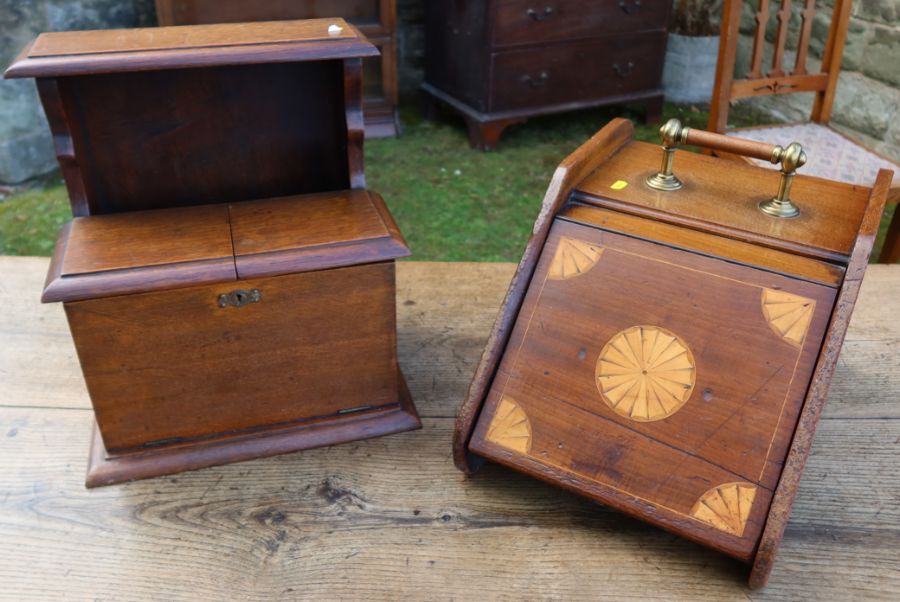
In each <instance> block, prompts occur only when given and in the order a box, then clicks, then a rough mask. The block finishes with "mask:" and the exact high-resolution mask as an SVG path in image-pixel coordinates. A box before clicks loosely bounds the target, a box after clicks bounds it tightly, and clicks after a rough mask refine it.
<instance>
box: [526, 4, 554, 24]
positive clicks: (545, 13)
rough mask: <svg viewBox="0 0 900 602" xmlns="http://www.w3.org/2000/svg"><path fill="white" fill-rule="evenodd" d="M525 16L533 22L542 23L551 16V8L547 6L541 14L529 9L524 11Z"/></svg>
mask: <svg viewBox="0 0 900 602" xmlns="http://www.w3.org/2000/svg"><path fill="white" fill-rule="evenodd" d="M526 14H527V15H528V16H529V17H531V18H532V19H534V20H535V21H543V20H544V19H546V18H547V17H552V16H553V7H552V6H547V7H545V8H544V10H543V12H538V11H536V10H534V9H533V8H529V9H528V11H526Z"/></svg>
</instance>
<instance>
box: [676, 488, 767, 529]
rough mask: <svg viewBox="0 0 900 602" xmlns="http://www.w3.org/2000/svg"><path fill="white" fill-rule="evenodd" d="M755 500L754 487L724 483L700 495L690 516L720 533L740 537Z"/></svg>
mask: <svg viewBox="0 0 900 602" xmlns="http://www.w3.org/2000/svg"><path fill="white" fill-rule="evenodd" d="M755 498H756V486H755V485H752V484H750V483H726V484H724V485H719V486H718V487H713V488H712V489H710V490H709V491H707V492H706V493H704V494H703V495H701V496H700V499H698V500H697V503H695V504H694V507H693V508H692V509H691V516H693V517H694V518H696V519H697V520H699V521H703V522H704V523H707V524H709V525H712V526H713V527H715V528H716V529H719V530H720V531H725V532H726V533H731V534H732V535H737V536H738V537H741V536H743V534H744V527H746V526H747V519H748V518H749V517H750V509H751V508H752V507H753V500H754V499H755Z"/></svg>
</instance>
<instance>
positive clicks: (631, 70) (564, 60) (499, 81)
mask: <svg viewBox="0 0 900 602" xmlns="http://www.w3.org/2000/svg"><path fill="white" fill-rule="evenodd" d="M664 51H665V35H664V34H662V33H648V34H640V35H633V36H618V37H613V38H601V39H599V40H590V41H582V42H573V43H571V44H559V45H554V46H550V47H547V48H527V49H521V50H508V51H504V52H500V53H496V54H494V56H493V71H492V77H491V111H504V110H510V109H518V108H526V107H537V106H544V105H555V104H560V103H568V102H579V101H582V102H584V101H590V100H593V99H599V98H605V97H611V96H619V95H624V94H629V93H635V92H640V91H644V90H652V89H655V88H657V87H658V86H659V81H660V77H661V76H662V65H663V53H664Z"/></svg>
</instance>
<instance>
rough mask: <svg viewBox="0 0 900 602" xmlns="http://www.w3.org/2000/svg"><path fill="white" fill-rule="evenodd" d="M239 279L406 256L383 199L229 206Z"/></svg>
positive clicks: (345, 194) (342, 195) (342, 194)
mask: <svg viewBox="0 0 900 602" xmlns="http://www.w3.org/2000/svg"><path fill="white" fill-rule="evenodd" d="M230 212H231V233H232V237H233V240H234V258H235V265H236V267H237V275H238V277H239V278H258V277H261V276H273V275H276V274H289V273H295V272H305V271H309V270H323V269H327V268H336V267H342V266H347V265H354V264H359V263H372V262H376V261H388V260H391V259H397V258H399V257H406V256H408V255H410V251H409V248H408V247H407V246H406V242H405V241H404V240H403V236H402V235H401V234H400V230H399V229H398V228H397V225H396V224H395V223H394V220H393V218H392V217H391V214H390V212H389V211H388V210H387V207H385V205H384V201H383V200H382V198H381V196H379V195H378V194H377V193H373V192H370V191H368V190H344V191H339V192H327V193H322V194H308V195H302V196H290V197H282V198H276V199H266V200H260V201H250V202H246V203H232V204H231V206H230Z"/></svg>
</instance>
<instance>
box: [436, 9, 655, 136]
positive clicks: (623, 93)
mask: <svg viewBox="0 0 900 602" xmlns="http://www.w3.org/2000/svg"><path fill="white" fill-rule="evenodd" d="M670 6H671V4H670V3H667V2H664V1H663V0H645V1H644V2H634V1H632V0H623V1H622V2H586V1H584V0H559V1H555V2H550V3H546V4H540V5H538V4H533V3H528V2H523V1H520V0H491V1H490V2H478V3H475V2H464V1H462V0H448V1H446V2H429V3H427V5H426V8H427V11H426V31H427V36H426V52H425V55H426V56H425V59H426V67H425V84H424V85H423V86H422V90H423V92H424V93H425V94H427V95H429V96H431V97H432V98H433V100H434V102H440V103H441V104H445V105H447V106H449V107H451V108H452V109H454V110H455V111H457V112H460V113H462V115H463V116H464V117H465V118H466V123H467V125H468V128H469V136H470V143H471V145H472V147H473V148H482V149H484V150H490V149H492V148H494V146H495V145H496V140H497V139H498V138H499V136H500V134H501V133H502V131H503V129H504V128H505V127H506V126H507V125H509V124H511V123H520V122H522V121H524V120H526V119H527V118H529V117H533V116H536V115H543V114H549V113H558V112H562V111H571V110H575V109H580V108H587V107H595V106H601V105H609V104H625V103H637V104H641V105H643V106H644V107H645V109H646V113H647V118H648V119H656V118H657V117H658V114H659V109H660V105H661V102H662V92H661V90H660V88H659V82H660V78H661V76H662V64H663V55H664V54H665V44H666V22H667V20H668V15H669V13H670V10H671V9H670Z"/></svg>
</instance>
